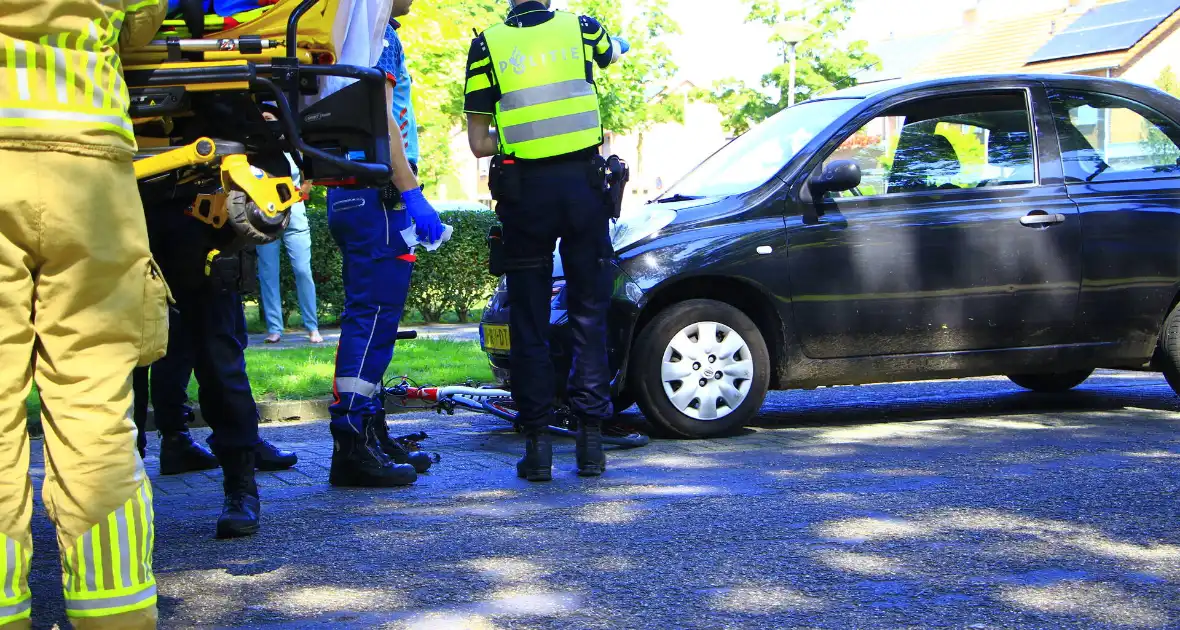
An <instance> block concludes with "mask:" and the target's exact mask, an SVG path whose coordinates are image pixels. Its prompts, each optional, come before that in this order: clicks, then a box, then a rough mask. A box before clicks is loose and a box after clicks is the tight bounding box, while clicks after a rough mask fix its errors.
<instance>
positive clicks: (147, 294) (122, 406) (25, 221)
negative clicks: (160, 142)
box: [0, 0, 168, 630]
mask: <svg viewBox="0 0 1180 630" xmlns="http://www.w3.org/2000/svg"><path fill="white" fill-rule="evenodd" d="M163 19H164V6H163V5H162V4H161V3H158V2H153V1H150V0H149V1H146V2H144V1H139V0H103V1H99V0H81V1H79V0H4V3H3V9H0V117H3V119H4V124H2V125H0V173H3V174H4V176H3V178H4V194H3V196H0V626H3V627H16V628H28V627H29V626H30V610H31V606H30V604H31V597H32V594H31V593H30V591H29V587H28V574H29V567H30V566H31V561H32V555H33V546H32V536H31V533H30V525H31V518H32V514H33V494H34V493H33V484H32V480H31V479H30V478H29V456H30V452H29V440H28V437H27V435H26V433H25V428H24V425H25V410H24V404H25V403H24V400H25V397H26V396H27V395H28V393H29V390H30V387H31V384H32V382H33V381H36V384H37V387H38V389H39V391H40V394H41V401H42V414H43V416H44V420H45V425H46V427H45V445H44V450H45V488H44V490H43V492H42V494H43V496H44V499H45V507H46V511H47V512H48V514H49V517H50V519H51V520H52V521H53V523H54V525H55V526H56V528H57V546H58V549H59V550H60V552H59V558H60V559H61V565H62V582H61V584H62V590H63V593H64V595H65V607H66V614H67V615H68V617H69V620H70V624H71V625H72V626H73V627H74V628H78V629H80V630H84V629H86V628H155V627H156V621H157V612H156V580H155V577H154V574H153V572H152V553H153V548H154V545H155V525H154V517H153V510H152V488H151V484H150V483H149V481H148V477H147V474H146V473H145V471H144V467H143V461H142V459H141V458H140V457H139V455H138V454H137V453H136V450H135V437H136V436H135V426H134V425H133V424H132V422H131V418H130V412H131V404H132V401H131V371H132V369H133V368H134V367H135V366H136V365H146V364H148V363H150V362H151V361H154V360H156V359H158V358H160V357H161V356H163V353H164V349H165V345H166V342H167V304H166V301H167V293H168V289H167V285H166V284H165V283H164V280H163V278H162V276H161V274H160V272H159V268H158V267H156V265H155V263H154V262H153V261H152V259H151V256H150V254H149V251H148V241H147V231H146V229H145V226H144V214H143V207H142V206H141V204H140V200H139V196H138V195H137V194H136V185H135V173H134V167H133V165H132V159H133V157H134V155H135V151H136V149H137V147H136V142H135V136H134V134H133V131H132V123H131V119H130V117H129V112H128V108H129V102H128V100H129V99H128V95H127V88H126V84H125V83H124V80H123V76H122V71H121V70H120V68H121V65H122V64H121V61H120V58H119V53H120V50H124V49H127V48H136V47H139V46H143V45H145V44H146V43H147V42H149V41H150V40H151V39H152V37H153V35H154V34H155V32H156V30H157V29H158V28H159V27H160V24H161V23H162V21H163ZM44 551H45V550H44V549H42V553H44Z"/></svg>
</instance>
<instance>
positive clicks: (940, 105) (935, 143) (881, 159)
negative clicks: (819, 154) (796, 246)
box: [824, 92, 1036, 197]
mask: <svg viewBox="0 0 1180 630" xmlns="http://www.w3.org/2000/svg"><path fill="white" fill-rule="evenodd" d="M1034 155H1035V147H1034V143H1033V138H1032V134H1031V133H1030V123H1029V110H1028V100H1027V98H1026V97H1025V95H1024V93H1023V92H1010V93H997V94H987V95H982V96H975V97H970V98H968V97H946V98H935V99H925V100H921V101H917V102H912V103H906V104H904V105H903V106H900V107H897V108H893V109H891V110H888V111H886V112H883V113H882V115H880V116H878V117H876V118H874V119H873V120H872V121H870V122H869V123H868V124H866V125H865V126H863V127H861V128H860V129H859V130H858V131H857V132H856V133H854V134H852V135H851V136H849V137H848V138H847V139H846V140H845V141H844V142H843V143H842V144H841V145H840V146H839V147H838V148H837V149H836V150H835V151H834V152H833V153H832V154H831V155H830V156H828V158H827V159H826V160H825V161H824V166H825V167H826V166H827V165H828V164H830V163H832V162H833V161H836V160H852V161H853V162H856V163H857V165H858V166H860V170H861V176H862V178H861V185H860V187H858V188H857V189H855V190H851V191H844V192H838V193H832V194H831V195H832V196H834V197H857V196H875V195H889V194H899V193H912V192H922V191H933V190H960V189H968V188H991V187H998V186H1017V185H1026V184H1032V183H1034V182H1035V181H1036V166H1035V163H1034V160H1033V156H1034Z"/></svg>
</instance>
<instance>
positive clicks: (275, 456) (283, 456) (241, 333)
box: [197, 294, 299, 470]
mask: <svg viewBox="0 0 1180 630" xmlns="http://www.w3.org/2000/svg"><path fill="white" fill-rule="evenodd" d="M237 302H238V304H237V308H236V309H235V310H234V313H233V314H232V318H233V336H234V339H235V340H237V342H238V345H239V346H241V347H242V348H243V349H245V348H246V347H247V346H248V345H249V343H250V337H249V335H248V333H247V331H246V310H245V306H244V305H243V304H242V299H241V295H240V294H239V295H237ZM244 356H245V353H244V351H243V357H244ZM200 383H201V380H200V379H199V378H198V379H197V385H198V387H199V386H200ZM200 391H201V390H198V392H200ZM199 395H200V394H199V393H198V396H199ZM201 413H202V414H203V415H205V416H206V417H210V416H216V417H218V418H224V417H229V418H232V417H234V413H235V412H234V410H233V409H228V408H226V405H225V401H224V400H223V399H222V398H220V397H208V396H207V397H202V398H201ZM255 414H256V415H257V412H255ZM210 426H213V425H210ZM206 441H207V442H208V443H209V446H210V447H212V448H213V449H214V450H216V449H217V431H216V430H214V431H213V432H212V433H211V434H210V435H209V437H208V438H207V440H206ZM297 463H299V456H298V455H296V454H295V453H294V452H293V451H288V450H284V449H280V448H278V447H277V446H275V445H274V444H271V443H270V442H269V441H267V440H264V439H262V436H261V435H259V437H258V441H257V442H255V443H254V468H255V469H257V470H286V469H288V468H291V467H292V466H294V465H295V464H297Z"/></svg>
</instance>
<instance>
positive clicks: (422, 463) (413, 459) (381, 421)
mask: <svg viewBox="0 0 1180 630" xmlns="http://www.w3.org/2000/svg"><path fill="white" fill-rule="evenodd" d="M365 421H366V422H372V423H373V427H374V428H375V429H376V430H377V439H379V440H381V450H382V451H383V452H384V453H385V455H386V456H388V457H389V459H391V460H393V463H395V464H409V465H411V466H413V467H414V470H416V471H417V472H418V474H419V475H421V474H422V473H424V472H426V471H428V470H430V466H431V465H433V464H434V460H433V459H431V458H430V454H429V453H425V452H423V451H414V452H413V453H410V452H407V451H406V449H405V448H403V447H402V445H401V444H400V443H399V442H398V441H397V440H395V439H393V438H392V437H391V436H390V435H389V425H388V424H387V423H386V422H385V416H384V415H382V414H377V415H375V416H373V417H372V418H366V420H365Z"/></svg>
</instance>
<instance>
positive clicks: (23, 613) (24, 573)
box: [0, 534, 33, 626]
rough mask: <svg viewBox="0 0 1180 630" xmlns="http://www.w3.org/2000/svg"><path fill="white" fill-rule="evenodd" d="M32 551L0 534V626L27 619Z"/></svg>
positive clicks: (30, 604) (31, 603)
mask: <svg viewBox="0 0 1180 630" xmlns="http://www.w3.org/2000/svg"><path fill="white" fill-rule="evenodd" d="M31 559H32V553H31V552H28V551H25V550H24V548H23V547H22V546H21V544H20V543H18V542H16V541H15V540H13V539H12V538H9V537H7V536H5V535H4V534H0V626H3V625H4V624H7V623H10V622H13V621H16V620H18V619H28V618H29V615H30V614H31V613H32V610H33V600H32V597H33V594H32V592H31V591H29V584H28V575H29V561H30V560H31Z"/></svg>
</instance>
